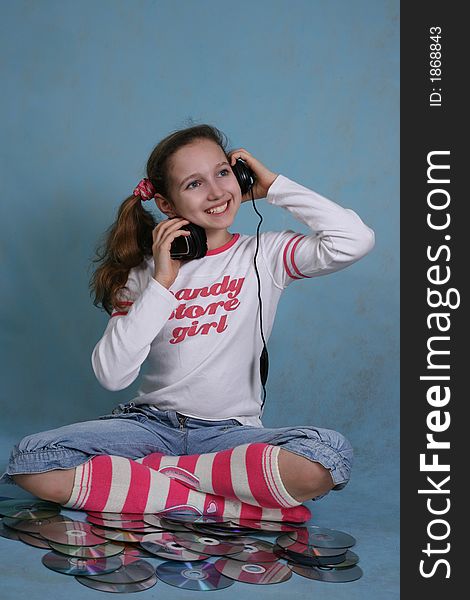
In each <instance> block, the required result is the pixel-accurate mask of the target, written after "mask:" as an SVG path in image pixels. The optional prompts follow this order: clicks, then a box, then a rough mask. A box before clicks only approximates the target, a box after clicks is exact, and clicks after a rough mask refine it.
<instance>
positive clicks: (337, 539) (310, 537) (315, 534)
mask: <svg viewBox="0 0 470 600" xmlns="http://www.w3.org/2000/svg"><path fill="white" fill-rule="evenodd" d="M288 535H289V537H291V538H292V539H293V540H295V541H298V542H301V543H302V544H305V545H307V546H316V547H317V548H349V547H350V546H354V544H355V543H356V540H355V539H354V538H353V537H352V535H349V533H345V532H344V531H338V530H336V529H327V528H325V527H317V526H316V525H309V526H308V527H303V528H302V529H300V530H299V531H290V532H289V533H288Z"/></svg>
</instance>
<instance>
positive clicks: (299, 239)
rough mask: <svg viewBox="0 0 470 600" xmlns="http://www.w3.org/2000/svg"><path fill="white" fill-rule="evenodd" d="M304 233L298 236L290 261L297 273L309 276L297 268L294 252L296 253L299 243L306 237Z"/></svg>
mask: <svg viewBox="0 0 470 600" xmlns="http://www.w3.org/2000/svg"><path fill="white" fill-rule="evenodd" d="M304 237H305V236H304V235H302V236H300V237H299V238H297V241H296V242H295V244H294V245H293V246H292V250H291V251H290V261H291V263H292V266H293V267H294V271H295V272H296V273H297V275H300V277H308V275H304V274H303V273H301V272H300V271H299V269H298V268H297V265H296V264H295V260H294V254H295V249H296V248H297V244H298V243H299V242H300V241H301V240H303V239H304Z"/></svg>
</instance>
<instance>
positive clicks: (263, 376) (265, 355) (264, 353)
mask: <svg viewBox="0 0 470 600" xmlns="http://www.w3.org/2000/svg"><path fill="white" fill-rule="evenodd" d="M250 191H251V202H252V204H253V208H254V210H255V212H256V214H257V215H258V217H259V218H260V220H259V222H258V227H257V228H256V250H255V255H254V258H253V262H254V266H255V273H256V278H257V280H258V301H259V325H260V331H261V339H262V340H263V350H262V352H261V357H260V375H261V385H262V386H263V402H262V403H261V412H260V416H262V415H263V410H264V403H265V401H266V387H265V383H266V380H267V378H268V367H269V360H268V349H267V347H266V340H265V339H264V333H263V304H262V301H261V282H260V277H259V273H258V267H257V264H256V257H257V256H258V248H259V229H260V227H261V223H262V222H263V216H262V215H261V213H260V212H258V209H257V208H256V204H255V199H254V194H253V188H251V189H250ZM263 364H264V367H265V369H263ZM263 371H264V372H263Z"/></svg>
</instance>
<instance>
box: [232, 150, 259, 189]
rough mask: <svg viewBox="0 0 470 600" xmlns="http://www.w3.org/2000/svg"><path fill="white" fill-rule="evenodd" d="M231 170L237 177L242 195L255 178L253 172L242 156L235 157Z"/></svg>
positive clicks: (251, 185) (249, 187)
mask: <svg viewBox="0 0 470 600" xmlns="http://www.w3.org/2000/svg"><path fill="white" fill-rule="evenodd" d="M232 170H233V172H234V174H235V177H236V178H237V181H238V185H239V186H240V189H241V192H242V196H244V195H245V194H246V193H247V192H249V191H250V189H251V188H252V187H253V185H254V183H255V180H256V177H255V174H254V173H253V171H252V170H251V169H250V167H249V166H248V165H247V164H246V162H245V161H244V160H243V159H242V158H237V160H236V162H235V164H234V165H233V166H232Z"/></svg>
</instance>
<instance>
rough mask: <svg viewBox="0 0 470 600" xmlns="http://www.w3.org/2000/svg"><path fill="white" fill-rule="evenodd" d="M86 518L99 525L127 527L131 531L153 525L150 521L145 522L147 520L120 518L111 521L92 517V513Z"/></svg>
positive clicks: (118, 527)
mask: <svg viewBox="0 0 470 600" xmlns="http://www.w3.org/2000/svg"><path fill="white" fill-rule="evenodd" d="M86 520H87V521H88V522H89V523H92V524H93V525H98V527H108V528H114V529H126V530H130V531H139V530H140V529H145V528H146V527H149V528H150V527H151V526H150V525H149V524H148V523H145V521H120V520H118V519H116V520H114V521H111V520H108V519H100V518H98V517H90V515H88V516H87V518H86Z"/></svg>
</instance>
